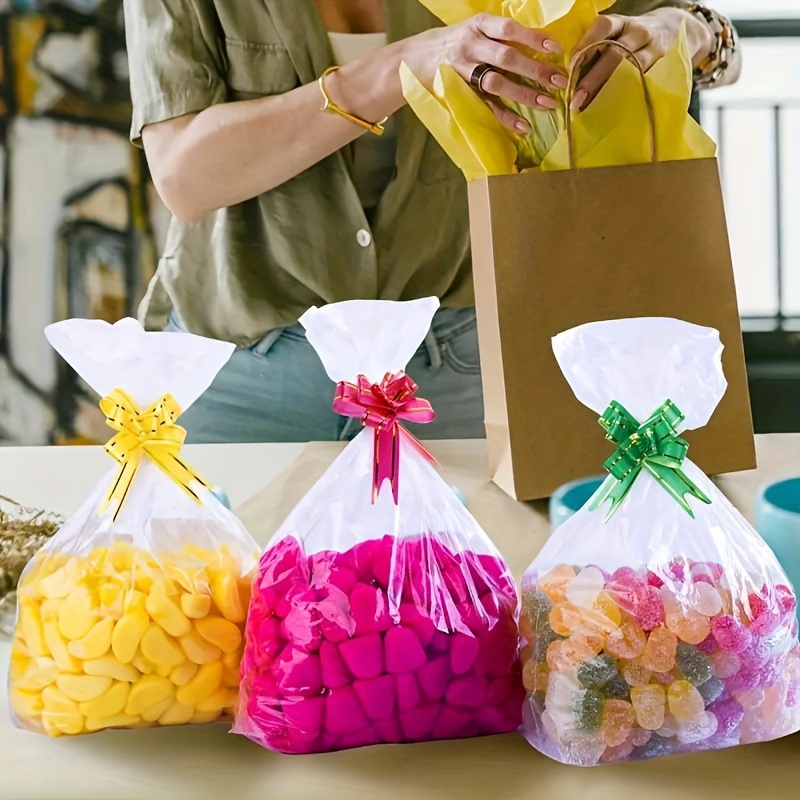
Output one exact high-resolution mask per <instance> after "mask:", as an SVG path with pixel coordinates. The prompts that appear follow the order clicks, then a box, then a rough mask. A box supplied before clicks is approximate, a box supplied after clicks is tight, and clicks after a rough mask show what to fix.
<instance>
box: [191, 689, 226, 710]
mask: <svg viewBox="0 0 800 800" xmlns="http://www.w3.org/2000/svg"><path fill="white" fill-rule="evenodd" d="M230 705H231V698H230V693H229V692H228V690H227V689H226V688H225V687H224V686H223V687H220V688H219V689H217V690H216V691H215V692H213V693H212V694H210V695H209V696H208V697H206V699H205V700H201V701H200V702H199V703H197V704H196V705H195V711H196V712H198V713H200V714H207V713H209V712H216V713H217V714H219V713H220V712H221V711H222V710H223V709H224V708H228V707H229V706H230Z"/></svg>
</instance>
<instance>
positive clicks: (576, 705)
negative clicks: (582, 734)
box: [572, 689, 603, 731]
mask: <svg viewBox="0 0 800 800" xmlns="http://www.w3.org/2000/svg"><path fill="white" fill-rule="evenodd" d="M572 711H573V713H574V714H575V726H576V727H577V728H579V729H580V730H584V731H596V730H599V728H600V723H601V721H602V718H603V695H602V694H600V692H598V691H597V689H584V690H582V691H579V692H576V693H575V694H574V696H573V698H572Z"/></svg>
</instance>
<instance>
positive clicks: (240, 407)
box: [165, 308, 485, 443]
mask: <svg viewBox="0 0 800 800" xmlns="http://www.w3.org/2000/svg"><path fill="white" fill-rule="evenodd" d="M165 330H167V331H177V330H183V328H182V326H181V324H180V322H179V321H178V320H177V319H176V318H175V317H174V316H173V318H172V319H171V320H170V322H169V324H168V325H167V327H166V329H165ZM407 372H408V374H409V376H410V377H411V378H412V379H413V380H414V381H416V383H417V384H418V385H419V396H420V397H423V398H425V399H426V400H428V401H430V403H431V405H432V406H433V408H434V410H435V411H436V420H435V421H434V422H432V423H431V424H429V425H409V429H410V430H412V431H413V433H414V434H415V435H417V436H419V437H420V438H425V439H479V438H483V437H484V436H485V429H484V424H483V392H482V389H481V376H480V363H479V358H478V335H477V328H476V322H475V310H474V309H450V308H446V309H441V310H440V311H439V312H437V314H436V316H435V317H434V320H433V325H432V327H431V330H430V332H429V334H428V336H427V337H426V339H425V342H424V343H423V345H422V346H421V347H420V348H419V350H418V351H417V353H416V355H415V356H414V358H413V359H412V360H411V363H410V364H409V365H408V368H407ZM353 377H355V376H353ZM334 388H335V387H334V384H333V383H332V382H331V380H330V378H328V376H327V374H326V373H325V370H324V368H323V366H322V362H321V361H320V360H319V356H317V354H316V352H315V351H314V349H313V348H312V347H311V345H310V344H309V343H308V341H307V340H306V337H305V331H304V329H303V327H302V325H293V326H291V327H289V328H283V329H279V330H275V331H271V332H270V333H268V334H267V335H266V336H265V337H264V338H263V339H262V340H261V341H260V342H258V343H257V344H255V345H253V346H252V347H248V348H240V349H237V350H236V351H235V352H234V354H233V356H231V359H230V361H229V362H228V363H227V364H226V365H225V367H223V368H222V370H221V372H220V373H219V375H217V377H216V379H215V380H214V382H213V383H212V384H211V386H210V387H209V389H208V391H206V392H205V394H203V396H202V397H200V399H199V400H198V401H197V402H196V403H195V404H194V405H193V406H192V407H191V408H189V409H187V410H186V412H185V413H184V414H182V415H181V418H180V424H181V425H182V426H183V427H185V428H186V430H187V433H188V435H187V442H191V443H212V442H309V441H338V440H347V439H351V438H352V437H353V436H355V435H356V434H357V433H358V432H359V431H360V430H361V422H360V420H357V419H346V418H344V417H341V416H339V415H338V414H336V413H334V411H333V410H332V409H331V403H332V402H333V393H334Z"/></svg>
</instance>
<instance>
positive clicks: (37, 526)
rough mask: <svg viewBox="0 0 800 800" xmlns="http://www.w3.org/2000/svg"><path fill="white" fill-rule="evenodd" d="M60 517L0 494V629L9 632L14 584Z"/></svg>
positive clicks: (11, 621) (54, 527) (51, 532)
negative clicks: (26, 506)
mask: <svg viewBox="0 0 800 800" xmlns="http://www.w3.org/2000/svg"><path fill="white" fill-rule="evenodd" d="M62 521H63V520H62V519H61V518H59V517H58V516H56V515H54V514H51V513H49V512H47V511H39V510H36V509H30V508H25V507H24V506H21V505H20V504H19V503H16V502H14V501H13V500H9V499H8V498H7V497H2V496H0V632H3V633H8V634H10V633H11V628H12V627H13V621H14V605H15V603H14V601H15V598H16V594H15V593H16V589H17V584H18V583H19V579H20V576H21V575H22V571H23V570H24V569H25V566H26V565H27V563H28V562H29V561H30V560H31V558H33V556H34V555H35V554H36V552H37V551H38V550H39V548H40V547H42V546H43V545H44V544H45V542H47V540H48V539H49V538H50V537H51V536H52V535H53V534H54V533H55V532H56V531H57V530H58V529H59V527H60V526H61V523H62Z"/></svg>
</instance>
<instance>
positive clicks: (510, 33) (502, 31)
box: [471, 14, 563, 55]
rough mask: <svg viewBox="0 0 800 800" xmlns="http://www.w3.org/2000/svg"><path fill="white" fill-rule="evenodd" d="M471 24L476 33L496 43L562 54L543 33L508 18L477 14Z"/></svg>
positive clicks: (555, 44) (560, 49)
mask: <svg viewBox="0 0 800 800" xmlns="http://www.w3.org/2000/svg"><path fill="white" fill-rule="evenodd" d="M471 23H472V25H473V28H474V30H476V31H477V32H478V33H481V34H483V36H485V37H487V38H489V39H494V40H495V41H497V42H511V43H512V44H519V45H522V46H523V47H529V48H530V49H531V50H536V51H537V52H539V53H548V54H550V55H553V54H554V53H561V52H563V48H562V47H561V45H560V44H559V43H558V42H557V41H555V39H551V38H550V37H549V36H547V34H545V33H544V32H543V31H539V30H536V29H534V28H526V27H525V26H524V25H521V24H520V23H519V22H517V21H516V20H513V19H510V18H509V17H497V16H494V15H493V14H477V15H476V16H474V17H472V20H471Z"/></svg>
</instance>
